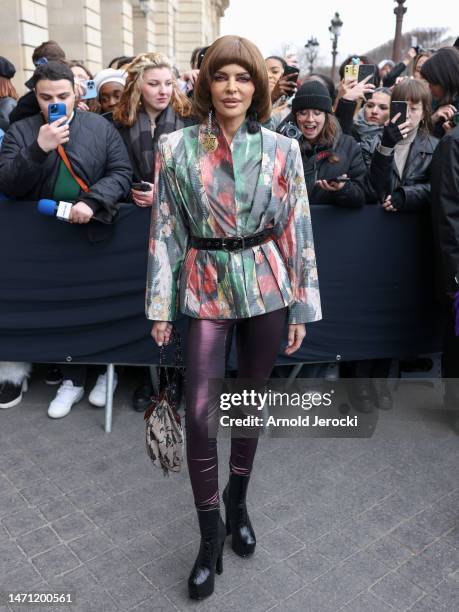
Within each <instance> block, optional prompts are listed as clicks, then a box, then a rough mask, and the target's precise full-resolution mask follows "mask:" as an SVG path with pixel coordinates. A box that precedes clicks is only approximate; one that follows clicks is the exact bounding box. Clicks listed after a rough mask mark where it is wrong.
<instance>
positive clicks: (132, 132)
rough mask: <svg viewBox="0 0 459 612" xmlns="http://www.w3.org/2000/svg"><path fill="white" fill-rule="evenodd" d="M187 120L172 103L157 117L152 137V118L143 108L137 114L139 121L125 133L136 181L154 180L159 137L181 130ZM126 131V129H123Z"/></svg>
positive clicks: (150, 181) (151, 181)
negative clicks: (176, 110)
mask: <svg viewBox="0 0 459 612" xmlns="http://www.w3.org/2000/svg"><path fill="white" fill-rule="evenodd" d="M184 126H185V122H184V120H183V118H182V117H180V116H179V115H178V114H177V113H176V112H175V111H174V109H173V108H172V105H171V104H169V106H168V107H167V108H166V109H164V110H163V112H162V113H161V114H160V115H159V116H158V117H157V119H156V128H155V134H154V137H153V138H152V137H151V126H150V119H149V117H148V115H147V113H146V112H145V110H144V109H143V108H142V109H141V110H140V112H139V113H138V115H137V121H136V122H135V123H134V125H133V126H132V127H131V128H127V134H126V133H124V134H123V136H127V139H126V138H125V142H126V146H127V147H128V152H129V156H130V158H131V163H132V166H133V168H132V169H133V172H134V179H135V180H136V181H139V180H140V181H148V182H149V183H153V182H154V172H155V167H154V162H155V157H156V150H157V146H158V140H159V137H160V136H161V135H162V134H169V133H170V132H175V131H176V130H181V129H182V128H183V127H184ZM123 132H124V130H123Z"/></svg>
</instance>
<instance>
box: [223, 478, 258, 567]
mask: <svg viewBox="0 0 459 612" xmlns="http://www.w3.org/2000/svg"><path fill="white" fill-rule="evenodd" d="M249 479H250V476H239V475H238V474H231V473H230V478H229V482H228V484H227V485H226V487H225V490H224V491H223V502H224V503H225V509H226V533H227V534H228V535H229V534H231V536H232V538H231V540H232V541H231V547H232V549H233V550H234V552H235V553H236V554H237V555H239V556H240V557H248V556H249V555H252V554H253V552H254V550H255V545H256V543H257V540H256V538H255V533H254V531H253V527H252V523H251V522H250V519H249V515H248V514H247V506H246V503H245V500H246V496H247V487H248V486H249Z"/></svg>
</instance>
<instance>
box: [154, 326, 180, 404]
mask: <svg viewBox="0 0 459 612" xmlns="http://www.w3.org/2000/svg"><path fill="white" fill-rule="evenodd" d="M172 341H173V342H174V343H175V351H174V360H173V364H172V367H173V369H174V373H173V374H172V375H169V373H168V370H169V368H168V367H167V366H166V365H164V360H165V353H166V349H165V346H164V344H163V345H162V346H161V347H160V349H159V368H160V369H163V371H164V374H165V379H166V386H165V388H164V390H163V393H162V394H161V396H163V395H166V396H167V395H168V391H169V390H170V387H172V386H173V385H174V383H175V381H176V379H177V376H178V368H181V367H183V354H182V339H181V336H180V333H179V331H178V330H177V329H176V328H175V327H174V328H173V329H172Z"/></svg>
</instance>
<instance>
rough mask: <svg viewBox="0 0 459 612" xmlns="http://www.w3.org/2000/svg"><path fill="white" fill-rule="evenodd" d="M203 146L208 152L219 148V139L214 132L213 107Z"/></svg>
mask: <svg viewBox="0 0 459 612" xmlns="http://www.w3.org/2000/svg"><path fill="white" fill-rule="evenodd" d="M202 146H203V147H204V150H205V151H207V153H213V152H214V151H216V150H217V148H218V139H217V137H216V136H215V134H214V133H213V132H212V109H211V110H210V111H209V119H208V121H207V132H206V134H205V135H204V137H203V139H202Z"/></svg>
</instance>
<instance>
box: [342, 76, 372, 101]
mask: <svg viewBox="0 0 459 612" xmlns="http://www.w3.org/2000/svg"><path fill="white" fill-rule="evenodd" d="M371 77H372V75H371V74H369V75H368V76H367V77H365V78H364V79H363V81H360V83H359V82H358V81H356V80H353V81H347V82H346V81H342V85H341V91H342V92H343V94H342V96H341V97H342V98H343V100H348V101H350V102H357V101H358V100H364V99H365V94H369V93H373V91H374V90H375V89H376V88H375V86H374V85H373V83H368V81H369V80H370V79H371Z"/></svg>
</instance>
